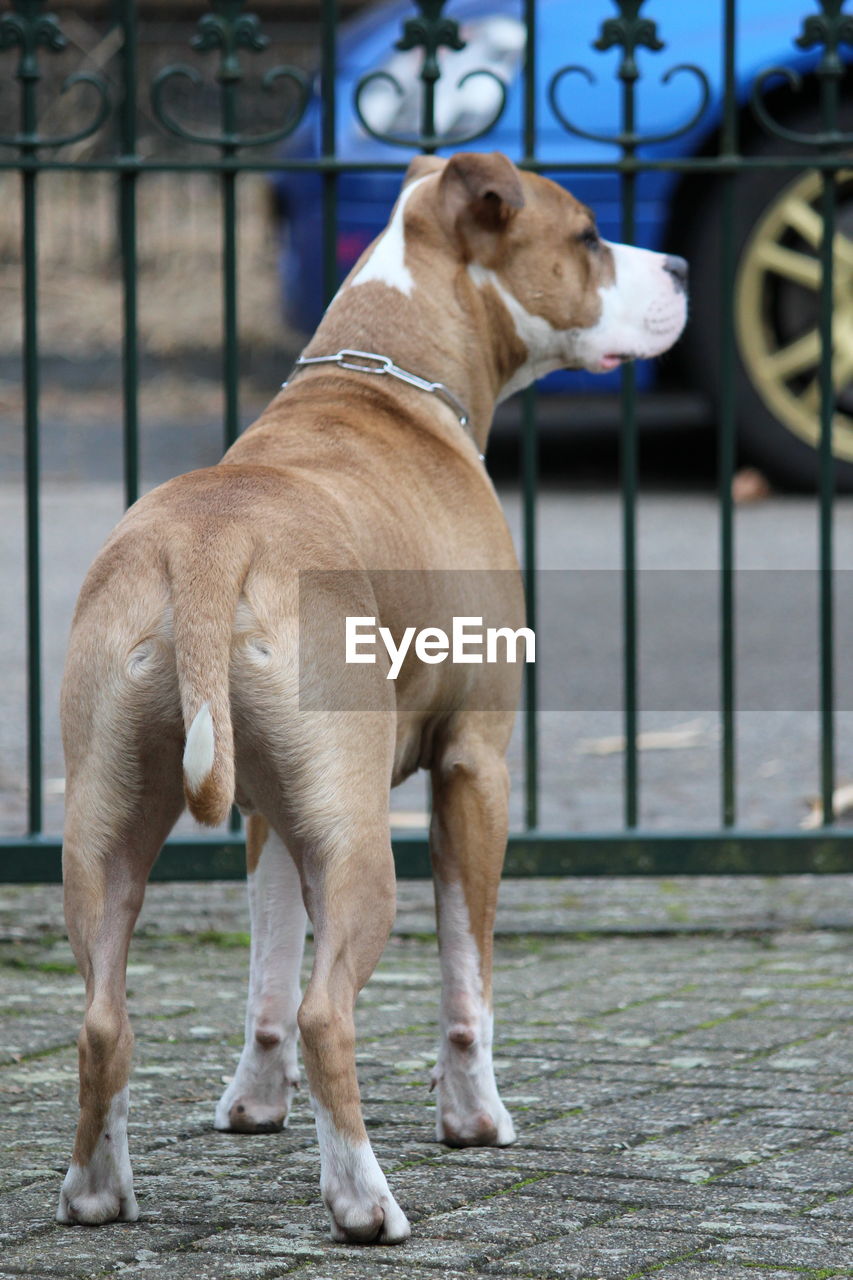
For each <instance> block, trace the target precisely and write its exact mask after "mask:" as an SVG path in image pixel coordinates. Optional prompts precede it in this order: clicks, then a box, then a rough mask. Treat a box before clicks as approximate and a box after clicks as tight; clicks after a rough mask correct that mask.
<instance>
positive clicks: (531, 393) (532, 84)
mask: <svg viewBox="0 0 853 1280" xmlns="http://www.w3.org/2000/svg"><path fill="white" fill-rule="evenodd" d="M524 20H525V25H526V30H527V40H526V44H525V55H524V137H523V147H524V160H525V161H531V160H535V158H536V0H525V4H524ZM521 473H522V484H523V497H522V501H523V511H524V516H523V564H524V592H525V602H526V607H527V625H528V626H529V627H531V628H532V629H533V631H534V633H535V631H536V616H537V599H536V561H537V554H536V533H537V529H536V493H537V487H538V479H539V450H538V433H537V427H536V391H535V389H534V388H533V387H528V388H527V390H526V391H525V392H524V396H523V400H522V449H521ZM524 821H525V826H526V827H527V828H528V829H530V828H533V827H537V826H538V825H539V688H538V683H537V679H536V663H535V662H528V663H527V664H526V665H525V672H524Z"/></svg>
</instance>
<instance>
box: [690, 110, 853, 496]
mask: <svg viewBox="0 0 853 1280" xmlns="http://www.w3.org/2000/svg"><path fill="white" fill-rule="evenodd" d="M848 123H853V121H850V122H848ZM785 124H786V125H787V127H789V128H793V129H796V130H798V131H801V132H803V133H807V134H809V133H811V134H813V133H815V132H817V131H819V129H820V120H819V116H818V115H817V113H816V111H813V110H812V111H806V112H802V113H801V114H800V115H799V116H796V117H794V118H790V117H789V118H788V119H786V120H785ZM792 147H793V144H791V143H784V144H783V143H779V142H777V141H776V140H775V139H760V140H759V141H757V142H756V143H755V144H754V145H752V146H751V147H750V153H751V154H753V155H761V156H769V155H779V154H787V155H790V154H791V151H792ZM836 191H837V221H836V228H837V230H836V236H837V239H836V250H835V258H834V269H833V274H834V295H835V306H834V316H833V320H834V324H833V363H834V367H835V369H836V370H837V373H836V377H835V381H836V392H837V400H836V411H835V415H834V419H833V455H834V457H835V480H836V487H837V488H838V489H839V490H840V491H842V492H847V493H850V492H853V169H847V170H842V171H841V172H839V173H838V175H837V177H836ZM821 192H822V178H821V175H820V173H819V172H818V171H817V170H809V169H803V170H800V171H795V170H791V169H754V170H746V171H745V172H743V173H742V174H740V175H738V178H737V179H736V197H735V228H734V231H735V246H736V257H737V271H736V282H735V295H734V310H735V316H734V319H735V355H736V413H737V433H738V446H739V453H740V454H741V455H742V457H743V459H744V460H745V461H749V462H751V463H753V464H754V465H756V466H758V467H759V468H761V470H763V471H764V472H765V473H766V474H767V476H768V477H769V478H770V479H771V480H772V481H774V482H776V483H777V484H779V485H781V486H783V487H785V488H792V489H798V490H810V491H814V489H815V487H816V485H817V483H818V479H819V474H820V457H819V442H820V399H819V382H818V369H819V360H820V340H819V331H818V316H819V297H820V292H819V291H820V277H821V270H820V262H819V258H818V254H819V251H820V236H821V228H822V218H821V214H820V201H821ZM722 216H723V198H722V193H721V190H720V184H719V183H717V184H715V185H714V186H711V187H706V188H705V190H704V193H703V198H702V199H699V200H696V199H694V201H693V216H692V219H691V222H690V226H689V231H688V233H687V238H686V240H685V241H682V243H683V246H684V252H685V256H686V257H687V258H688V260H689V262H690V266H691V290H690V293H691V321H690V324H689V325H688V329H687V332H686V335H685V342H684V353H683V355H684V361H685V364H686V372H687V376H688V379H689V380H690V382H691V383H692V384H693V385H698V386H699V387H700V388H701V389H702V390H703V391H704V392H705V393H706V394H707V395H708V396H709V398H710V400H711V401H712V403H714V404H715V405H716V404H718V403H719V398H720V387H719V360H718V359H716V358H715V354H716V353H717V352H718V350H719V345H720V334H721V315H720V308H721V306H722V299H721V296H720V292H721V291H720V262H721V226H722Z"/></svg>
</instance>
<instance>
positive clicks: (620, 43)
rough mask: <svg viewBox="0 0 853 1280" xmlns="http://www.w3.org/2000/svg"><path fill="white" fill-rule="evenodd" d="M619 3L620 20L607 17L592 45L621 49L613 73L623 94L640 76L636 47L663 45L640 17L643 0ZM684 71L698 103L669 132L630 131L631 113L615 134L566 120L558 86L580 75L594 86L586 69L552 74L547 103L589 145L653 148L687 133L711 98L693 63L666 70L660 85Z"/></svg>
mask: <svg viewBox="0 0 853 1280" xmlns="http://www.w3.org/2000/svg"><path fill="white" fill-rule="evenodd" d="M618 3H619V8H620V11H621V12H620V15H619V17H618V18H608V19H607V20H606V21H605V22H604V23H603V24H602V27H601V33H600V35H599V37H598V39H597V40H596V41H595V42H594V44H593V48H595V49H599V50H601V51H602V52H605V51H606V50H608V49H613V48H616V47H619V48H621V49H622V50H623V55H622V59H621V61H620V63H619V67H618V70H617V72H616V74H617V76H618V78H619V79H620V80H621V81H622V83H623V85H624V86H625V89H626V92H628V93H629V94H630V93H632V92H633V89H634V84H635V81H636V80H638V79H639V76H640V70H639V67H638V66H637V59H636V52H637V49H638V48H639V46H640V45H643V46H645V48H647V49H650V50H651V51H652V52H653V53H660V51H661V50H662V49H665V48H666V45H665V43H664V41H663V40H661V39H660V38H659V36H658V30H657V24H656V23H655V22H653V21H652V19H651V18H642V17H641V16H640V9H641V8H642V6H643V4H645V0H618ZM685 72H686V73H688V74H689V75H692V76H695V78H696V80H697V81H698V84H699V89H700V101H699V104H698V106H697V107H696V110H695V111H694V112H693V114H692V116H691V117H690V119H689V120H687V121H686V122H685V123H684V124H682V125H679V127H678V128H677V129H669V130H667V131H666V132H664V133H648V134H643V133H638V132H637V131H636V130H635V129H634V128H633V118H632V117H633V110H632V112H631V117H629V121H628V123H627V126H626V127H625V128H624V129H622V130H621V131H620V132H618V133H598V132H596V131H593V130H591V129H582V128H581V127H580V126H579V125H576V124H574V123H573V122H572V121H571V120H569V118H568V116H567V115H566V113H565V112H564V111H563V109H562V107H561V106H560V103H559V100H558V90H559V86H560V84H561V82H562V81H563V80H564V79H565V78H566V77H568V76H570V75H582V76H584V77H585V78H586V80H587V81H588V82H589V83H590V84H595V83H596V79H595V76H594V75H593V74H592V72H591V71H589V70H588V68H586V67H582V66H568V67H561V68H560V70H559V71H557V72H555V74H554V75H553V76H552V77H551V80H550V82H549V85H548V102H549V104H550V106H551V110H552V111H553V113H554V115H555V117H556V118H557V120H558V121H559V123H560V124H561V125H562V126H563V128H564V129H565V130H567V132H569V133H573V134H575V135H576V136H577V137H579V138H587V139H588V140H589V141H590V142H603V143H611V144H613V145H614V146H618V147H621V148H622V149H623V150H624V151H633V150H635V149H636V148H637V147H641V146H653V145H657V144H659V143H663V142H670V141H671V140H672V139H673V138H680V137H681V135H682V134H685V133H689V132H690V130H691V129H692V128H693V127H694V126H695V125H697V124H698V123H699V121H700V120H701V119H702V116H703V115H704V114H705V110H706V108H707V106H708V102H709V101H710V98H711V86H710V84H709V81H708V77H707V75H706V74H705V72H704V71H703V70H702V68H701V67H697V66H695V65H694V64H693V63H687V62H682V63H679V65H678V66H676V67H671V68H670V69H669V71H667V72H665V73H664V75H662V76H661V84H669V82H670V81H671V80H673V79H674V78H675V76H677V75H682V74H684V73H685Z"/></svg>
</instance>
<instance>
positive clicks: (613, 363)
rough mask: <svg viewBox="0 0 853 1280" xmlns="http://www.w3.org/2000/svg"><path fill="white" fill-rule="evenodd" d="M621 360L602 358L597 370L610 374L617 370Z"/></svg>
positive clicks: (619, 357)
mask: <svg viewBox="0 0 853 1280" xmlns="http://www.w3.org/2000/svg"><path fill="white" fill-rule="evenodd" d="M622 359H623V357H622V356H602V357H601V361H600V363H599V369H600V370H601V372H602V373H612V372H613V370H614V369H618V368H619V366H620V364H621V363H622Z"/></svg>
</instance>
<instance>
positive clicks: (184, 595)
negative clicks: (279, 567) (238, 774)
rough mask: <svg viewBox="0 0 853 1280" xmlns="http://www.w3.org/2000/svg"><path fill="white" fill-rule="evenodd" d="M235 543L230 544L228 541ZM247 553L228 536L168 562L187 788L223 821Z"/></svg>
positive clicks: (231, 776)
mask: <svg viewBox="0 0 853 1280" xmlns="http://www.w3.org/2000/svg"><path fill="white" fill-rule="evenodd" d="M229 543H230V545H229ZM247 562H248V556H247V555H246V552H245V549H244V548H242V547H240V546H235V545H234V544H233V542H231V540H230V539H229V538H228V537H227V536H226V537H223V538H220V539H218V540H217V545H216V547H215V548H214V550H213V553H212V554H211V548H210V546H209V544H205V545H199V546H196V547H193V548H191V549H185V550H184V551H183V553H182V554H181V555H180V556H179V557H173V558H172V560H171V562H170V564H169V576H170V578H171V580H172V602H173V625H174V635H175V659H176V663H177V669H178V687H179V689H180V695H181V708H182V710H183V717H184V727H185V730H186V735H187V736H186V745H185V746H184V759H183V769H184V794H185V796H186V800H187V805H188V807H189V810H190V813H191V814H192V815H193V817H194V818H196V819H197V821H199V822H203V823H204V824H205V825H206V826H210V827H215V826H218V825H219V823H221V822H224V821H225V819H226V818H227V816H228V813H229V810H230V808H231V805H232V804H233V803H234V788H235V770H234V730H233V727H232V724H231V699H230V692H229V674H228V673H229V665H230V659H231V636H232V631H233V626H234V614H235V611H236V608H237V601H238V600H239V598H240V592H241V590H242V586H243V582H244V580H245V575H246V565H247Z"/></svg>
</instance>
